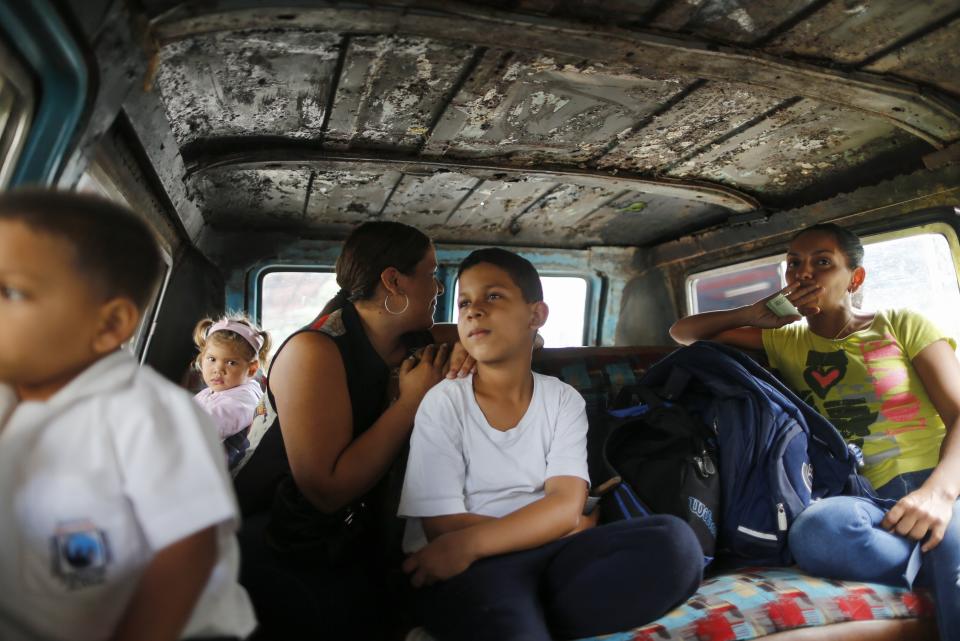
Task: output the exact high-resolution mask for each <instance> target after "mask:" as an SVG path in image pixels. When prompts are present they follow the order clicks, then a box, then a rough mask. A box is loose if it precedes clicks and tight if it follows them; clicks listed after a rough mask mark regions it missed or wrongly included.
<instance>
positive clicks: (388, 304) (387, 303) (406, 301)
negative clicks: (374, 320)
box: [383, 294, 410, 316]
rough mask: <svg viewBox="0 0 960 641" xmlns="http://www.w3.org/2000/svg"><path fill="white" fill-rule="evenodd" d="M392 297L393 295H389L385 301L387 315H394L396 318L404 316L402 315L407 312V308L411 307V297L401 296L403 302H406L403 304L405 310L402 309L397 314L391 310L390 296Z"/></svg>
mask: <svg viewBox="0 0 960 641" xmlns="http://www.w3.org/2000/svg"><path fill="white" fill-rule="evenodd" d="M391 295H392V294H387V296H386V298H384V299H383V308H384V309H385V310H387V313H388V314H392V315H394V316H399V315H400V314H402V313H404V312H405V311H407V308H408V307H410V297H409V296H407V295H406V294H400V295H401V296H403V301H404V302H403V309H401V310H400V311H399V312H395V311H393V310H392V309H390V296H391Z"/></svg>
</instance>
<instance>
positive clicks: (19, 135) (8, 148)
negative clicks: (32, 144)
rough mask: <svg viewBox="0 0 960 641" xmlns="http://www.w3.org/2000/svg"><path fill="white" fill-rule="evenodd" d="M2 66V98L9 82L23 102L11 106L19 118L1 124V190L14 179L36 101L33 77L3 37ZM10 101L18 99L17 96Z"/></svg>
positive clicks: (0, 85)
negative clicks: (12, 121) (31, 79)
mask: <svg viewBox="0 0 960 641" xmlns="http://www.w3.org/2000/svg"><path fill="white" fill-rule="evenodd" d="M0 69H3V77H2V78H0V98H2V97H3V96H4V95H9V93H8V92H7V91H6V85H7V84H10V85H11V86H13V88H14V90H15V91H16V92H17V93H18V94H19V96H20V97H21V102H22V104H20V105H17V104H16V102H14V103H13V105H12V106H11V115H12V116H13V118H16V120H15V121H14V126H13V127H12V128H11V127H10V124H11V119H10V118H7V119H5V120H4V121H3V122H2V123H0V189H4V188H5V187H6V186H7V185H8V184H10V181H11V180H12V179H13V173H14V170H15V169H16V167H17V161H18V160H19V158H20V154H21V152H22V151H23V147H24V145H25V144H26V141H27V134H28V133H29V131H30V127H31V125H32V124H33V113H34V109H35V108H36V104H37V102H36V96H35V95H34V91H33V83H32V82H31V81H30V76H29V75H28V74H27V71H26V69H25V68H24V67H23V65H22V64H21V63H20V61H19V60H18V59H17V58H16V57H15V56H14V55H13V53H12V52H11V51H10V49H9V47H8V45H7V44H6V43H5V42H4V41H3V40H0ZM11 100H14V101H15V100H16V98H12V99H11ZM17 109H19V112H18V111H17Z"/></svg>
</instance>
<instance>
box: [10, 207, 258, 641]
mask: <svg viewBox="0 0 960 641" xmlns="http://www.w3.org/2000/svg"><path fill="white" fill-rule="evenodd" d="M160 267H161V260H160V253H159V249H158V248H157V245H156V242H155V240H154V238H153V236H152V234H151V232H150V230H149V229H148V228H147V227H146V225H145V224H144V223H143V222H142V221H140V220H139V219H138V218H137V217H135V216H134V215H133V214H131V213H130V212H129V211H127V210H125V209H124V208H122V207H120V206H118V205H116V204H113V203H110V202H109V201H106V200H103V199H100V198H96V197H93V196H82V195H78V194H73V193H67V192H52V191H21V192H13V193H8V194H3V195H0V506H2V508H0V509H2V514H3V520H2V522H0V639H3V640H4V641H17V640H20V639H51V640H71V641H73V640H77V641H87V640H90V641H94V640H98V641H99V640H107V639H110V640H113V641H120V640H130V641H148V640H151V641H152V640H157V641H160V640H164V641H173V640H175V639H181V638H194V639H196V638H203V637H218V638H235V639H239V638H243V637H245V636H247V635H248V634H249V633H250V632H251V631H252V630H253V628H254V626H255V621H254V619H253V611H252V608H251V606H250V603H249V601H248V599H247V596H246V593H245V592H244V591H243V588H241V587H240V585H239V584H238V583H237V581H236V575H237V560H238V555H237V545H236V541H235V539H234V536H233V532H234V529H235V527H236V525H237V519H238V513H237V507H236V502H235V499H234V496H233V492H232V488H231V485H230V480H229V476H228V475H227V471H226V467H225V465H224V461H223V454H222V452H221V450H220V445H219V443H218V442H217V438H216V432H215V431H214V429H213V427H212V426H211V425H210V424H209V419H208V418H207V417H206V416H205V415H204V414H203V411H202V410H201V409H200V408H198V407H197V406H196V405H195V404H194V403H193V401H192V400H191V398H190V396H189V394H187V393H186V392H185V391H183V390H180V389H179V388H177V387H176V386H174V385H173V384H171V383H169V382H167V381H166V380H164V379H162V378H161V377H160V376H159V375H158V374H157V373H155V372H154V371H153V370H151V369H149V368H146V367H144V368H141V367H139V365H138V363H137V361H136V359H135V358H134V357H133V356H132V355H130V354H129V353H128V352H127V351H125V350H124V349H122V345H123V344H124V343H125V342H126V341H127V340H129V339H130V337H131V336H132V335H133V334H134V332H135V330H136V329H137V326H138V324H139V321H140V318H141V316H142V314H143V312H144V309H145V307H146V305H147V303H148V301H149V300H150V299H151V298H152V296H153V293H154V292H155V290H156V286H157V282H158V280H159V276H160Z"/></svg>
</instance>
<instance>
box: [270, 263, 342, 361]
mask: <svg viewBox="0 0 960 641" xmlns="http://www.w3.org/2000/svg"><path fill="white" fill-rule="evenodd" d="M338 289H339V287H338V286H337V275H336V274H334V273H333V272H317V271H310V272H304V271H276V272H270V273H268V274H267V275H266V276H264V277H263V284H262V286H261V288H260V292H261V299H260V300H261V308H260V310H261V311H260V323H261V327H262V328H263V329H264V330H266V331H267V332H269V333H270V341H271V343H272V345H273V348H272V353H271V354H270V357H271V358H272V357H273V353H275V352H276V351H277V348H279V347H280V345H281V344H282V343H283V341H285V340H286V339H287V337H289V336H290V334H292V333H294V332H295V331H297V330H298V329H300V328H301V327H303V326H304V325H306V324H307V323H309V322H310V321H312V320H313V319H314V318H316V317H317V314H319V313H320V310H321V309H323V306H324V305H325V304H326V303H327V301H328V300H330V299H331V298H333V297H334V296H335V295H336V294H337V290H338Z"/></svg>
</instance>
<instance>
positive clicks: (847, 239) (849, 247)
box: [790, 223, 863, 269]
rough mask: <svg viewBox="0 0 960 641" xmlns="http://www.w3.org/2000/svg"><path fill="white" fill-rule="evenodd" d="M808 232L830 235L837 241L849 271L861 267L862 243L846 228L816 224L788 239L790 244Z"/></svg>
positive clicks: (831, 224)
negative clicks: (845, 258)
mask: <svg viewBox="0 0 960 641" xmlns="http://www.w3.org/2000/svg"><path fill="white" fill-rule="evenodd" d="M810 232H820V233H825V234H832V235H833V237H834V238H835V239H836V241H837V245H839V246H840V251H842V252H843V255H844V256H846V257H847V265H848V266H849V267H850V269H856V268H857V267H860V266H861V265H863V243H862V242H860V237H859V236H857V235H856V234H855V233H853V232H852V231H850V230H849V229H847V228H846V227H841V226H840V225H837V224H834V223H818V224H816V225H810V226H809V227H807V228H805V229H801V230H800V231H798V232H797V233H796V234H794V235H793V238H791V239H790V242H793V241H794V240H795V239H797V238H799V237H800V236H803V235H804V234H808V233H810Z"/></svg>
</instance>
